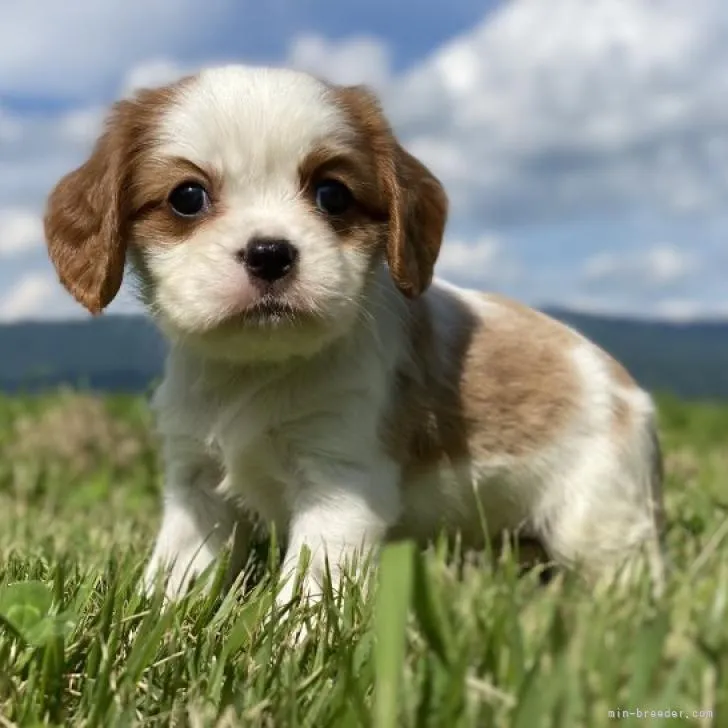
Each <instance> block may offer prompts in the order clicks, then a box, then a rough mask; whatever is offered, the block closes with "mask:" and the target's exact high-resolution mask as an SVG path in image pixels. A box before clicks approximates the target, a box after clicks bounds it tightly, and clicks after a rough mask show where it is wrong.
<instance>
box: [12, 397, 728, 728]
mask: <svg viewBox="0 0 728 728" xmlns="http://www.w3.org/2000/svg"><path fill="white" fill-rule="evenodd" d="M149 425H150V422H149V415H148V412H147V409H146V407H145V404H144V401H143V400H142V399H129V398H118V399H106V400H96V399H94V398H91V397H85V396H79V395H72V394H65V395H64V394H59V395H54V396H52V397H51V396H48V397H45V398H36V399H10V398H8V399H4V400H0V728H1V727H2V726H11V725H23V726H26V725H38V724H42V723H45V724H52V725H88V726H96V725H99V726H116V725H118V726H125V725H190V726H207V725H210V726H213V725H218V726H237V725H240V726H286V727H287V726H291V727H295V726H316V727H317V728H319V727H321V728H324V727H326V726H337V727H338V726H344V727H346V726H374V727H375V728H389V726H395V725H402V726H445V727H446V728H455V727H459V726H483V727H487V726H491V725H492V726H513V727H514V728H519V727H523V728H538V727H539V726H554V727H555V728H570V727H571V726H585V727H587V728H598V727H599V726H606V725H611V724H613V723H615V722H621V723H624V724H625V725H640V726H643V725H694V726H727V725H728V407H725V408H720V407H713V406H709V405H690V406H688V405H681V404H678V403H676V402H672V401H663V402H661V426H662V430H663V438H664V447H665V452H666V463H667V511H668V518H669V533H668V544H669V548H670V552H671V558H672V560H673V563H674V565H675V567H676V568H675V570H674V573H673V574H672V576H671V579H670V583H669V588H668V593H667V595H666V597H665V598H664V600H661V601H660V602H659V603H655V602H654V601H653V600H652V599H651V598H650V596H649V593H648V588H647V584H645V585H644V586H643V587H637V588H635V590H634V591H631V592H630V593H622V592H611V593H606V594H601V595H599V596H597V595H595V594H593V593H590V592H589V591H588V590H586V589H585V587H583V586H582V585H581V584H580V583H578V582H577V581H576V580H574V579H568V578H567V579H564V578H561V577H558V578H556V579H555V580H553V581H552V582H551V583H550V584H548V585H546V586H542V585H541V584H540V583H539V579H538V574H536V573H530V574H527V575H525V576H519V575H518V572H517V568H516V565H515V560H514V559H513V558H511V557H510V556H508V555H504V556H503V557H502V558H501V560H500V563H498V564H497V565H496V566H495V568H494V567H493V566H492V565H491V563H490V562H489V561H487V560H486V559H483V560H482V561H481V562H475V561H473V560H466V561H465V563H460V565H459V567H458V568H456V567H455V566H453V565H452V559H448V558H446V555H445V554H444V553H443V552H442V551H438V550H433V551H432V553H427V554H425V555H421V554H418V553H415V552H413V551H411V550H410V549H408V548H407V547H406V546H403V547H400V548H394V549H392V550H390V551H388V552H387V553H386V554H385V556H384V559H383V563H382V566H381V569H380V571H379V572H378V577H379V585H378V588H377V589H376V590H375V591H374V592H373V593H372V594H370V597H369V598H368V599H366V600H365V599H363V598H362V596H361V594H360V592H359V589H358V587H357V585H356V584H350V585H349V586H348V588H347V594H346V595H345V599H344V600H343V603H337V602H336V600H334V599H333V597H329V598H327V599H326V600H325V601H324V603H323V605H321V607H320V612H319V613H318V614H317V615H309V614H306V613H305V612H304V611H303V610H300V609H299V610H296V611H294V612H292V613H291V614H290V615H289V619H287V620H285V619H281V620H279V621H278V622H275V623H269V624H267V626H266V625H265V624H264V623H263V621H262V616H263V615H264V614H265V611H266V609H267V607H268V605H269V603H270V601H271V600H270V597H271V591H272V587H271V582H270V578H269V577H266V576H265V574H266V569H265V568H264V567H265V566H266V564H265V563H264V560H265V559H266V555H265V551H261V555H260V560H261V562H260V563H259V564H258V572H263V574H264V576H263V577H262V580H260V581H258V582H257V583H256V582H255V580H254V578H253V577H252V576H251V578H250V579H249V580H248V583H247V585H246V586H245V588H242V587H241V588H239V589H237V590H235V591H234V592H230V593H228V594H221V593H220V589H219V588H217V587H215V588H213V590H212V592H211V593H210V594H203V593H195V592H193V593H192V594H191V595H190V596H189V597H188V598H186V599H185V600H184V601H183V602H182V603H181V604H179V605H177V606H176V607H174V608H170V609H165V608H164V607H163V606H162V604H161V600H160V599H159V598H157V599H152V600H146V599H142V598H141V597H139V596H138V594H137V591H136V586H137V581H138V579H139V576H140V572H141V569H142V567H143V564H144V560H145V558H146V556H147V555H148V551H149V548H150V546H151V540H152V538H153V536H154V531H155V527H156V524H157V519H158V516H159V506H158V502H157V488H158V468H157V465H156V455H155V443H154V441H153V438H152V437H151V435H150V434H149V432H150V428H149ZM274 553H275V552H274ZM269 561H270V564H269V566H271V567H272V568H273V569H275V565H276V564H275V558H273V557H270V558H269ZM220 574H221V572H220ZM216 583H219V579H218V581H217V582H216ZM309 616H316V617H318V624H319V626H318V628H317V629H316V630H315V631H314V632H313V633H312V634H311V636H310V637H309V638H308V639H307V641H305V642H304V643H303V644H302V645H301V646H300V647H298V648H297V649H294V648H292V646H291V643H290V639H289V637H290V631H291V630H292V629H294V628H295V627H296V626H298V625H300V623H301V622H302V621H303V620H305V619H308V618H309ZM621 711H629V712H631V713H632V714H633V715H631V716H626V717H625V715H624V714H623V713H621ZM640 711H641V713H642V715H640ZM651 711H655V713H654V715H653V714H652V713H651ZM657 711H663V712H664V711H670V712H671V713H672V711H674V712H675V716H676V717H672V715H671V717H669V718H664V717H659V713H658V712H657ZM680 712H681V713H682V714H681V715H679V714H680ZM620 716H622V717H620Z"/></svg>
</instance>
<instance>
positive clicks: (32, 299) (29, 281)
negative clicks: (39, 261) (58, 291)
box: [0, 273, 57, 321]
mask: <svg viewBox="0 0 728 728" xmlns="http://www.w3.org/2000/svg"><path fill="white" fill-rule="evenodd" d="M56 286H57V283H56V281H55V280H53V278H52V277H50V276H48V275H46V274H43V273H29V274H28V275H26V276H25V277H24V278H22V279H21V280H20V281H18V282H17V283H16V284H15V285H14V286H13V287H11V289H10V290H9V291H8V292H7V293H6V294H5V295H3V296H2V298H0V320H2V321H16V320H18V319H25V318H41V317H42V318H46V317H48V315H49V314H51V315H52V311H51V310H50V307H49V306H48V305H47V304H48V301H49V299H50V298H52V297H53V294H54V292H55V288H56Z"/></svg>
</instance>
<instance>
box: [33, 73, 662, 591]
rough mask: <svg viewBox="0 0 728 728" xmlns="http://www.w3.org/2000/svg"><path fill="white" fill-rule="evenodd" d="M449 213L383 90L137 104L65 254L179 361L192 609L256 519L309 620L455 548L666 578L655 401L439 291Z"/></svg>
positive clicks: (533, 330) (181, 545) (90, 302)
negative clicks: (392, 571) (346, 568)
mask: <svg viewBox="0 0 728 728" xmlns="http://www.w3.org/2000/svg"><path fill="white" fill-rule="evenodd" d="M447 207H448V203H447V198H446V195H445V192H444V191H443V188H442V186H441V185H440V183H439V182H438V180H437V179H436V178H435V177H434V176H433V174H432V173H431V172H430V171H429V170H428V169H426V167H425V166H423V164H422V163H420V162H419V161H418V160H417V159H415V158H414V157H412V156H411V155H410V154H409V153H408V152H407V151H406V150H405V149H404V148H403V147H402V146H401V145H400V144H399V143H398V141H397V140H396V139H395V137H394V136H393V133H392V131H391V129H390V126H389V125H388V123H387V121H386V120H385V118H384V116H383V114H382V111H381V109H380V106H379V104H378V102H377V100H376V98H375V97H374V96H373V94H372V93H371V92H369V91H368V90H367V89H365V88H363V87H341V86H335V85H331V84H327V83H325V82H323V81H320V80H318V79H316V78H314V77H311V76H309V75H307V74H304V73H300V72H296V71H291V70H284V69H264V68H251V67H242V66H227V67H221V68H214V69H208V70H205V71H203V72H201V73H200V74H199V75H196V76H194V77H188V78H184V79H182V80H180V81H179V82H177V83H175V84H172V85H169V86H167V87H164V88H160V89H154V90H144V91H141V92H140V93H138V94H137V95H136V96H135V97H134V98H132V99H128V100H123V101H121V102H119V103H118V104H116V105H115V107H114V108H113V110H112V111H111V113H110V115H109V117H108V120H107V124H106V127H105V130H104V132H103V134H102V136H101V137H100V139H99V140H98V142H97V144H96V147H95V149H94V150H93V153H92V154H91V156H90V158H89V159H88V161H86V162H85V164H83V165H82V166H81V167H79V168H78V169H76V170H75V171H73V172H71V173H70V174H68V175H67V176H66V177H64V178H63V179H62V180H61V181H60V182H59V183H58V184H57V186H56V187H55V189H54V190H53V192H52V194H51V195H50V198H49V202H48V207H47V212H46V217H45V231H46V236H47V242H48V249H49V254H50V258H51V259H52V261H53V263H54V265H55V268H56V270H57V272H58V275H59V278H60V280H61V282H62V283H63V284H64V285H65V287H66V288H67V289H68V290H69V291H70V292H71V293H72V294H73V296H74V297H75V298H76V299H77V300H78V301H79V302H80V303H81V304H83V305H84V306H85V307H86V308H87V309H88V310H89V311H91V312H92V313H94V314H97V313H99V312H101V311H102V309H104V308H105V307H106V306H107V305H108V304H109V303H110V302H111V301H112V299H113V298H114V296H115V294H116V293H117V291H118V290H119V286H120V285H121V282H122V275H123V272H124V268H125V262H128V263H129V264H130V268H131V270H132V271H133V273H134V277H135V279H136V281H137V282H138V291H139V295H140V297H141V299H142V301H143V302H144V303H145V304H146V306H147V308H148V310H149V311H150V313H151V315H152V316H153V318H154V319H155V321H156V322H157V324H158V326H159V327H160V328H161V330H162V331H163V332H164V334H165V335H166V337H167V338H168V340H169V344H170V351H169V357H168V361H167V364H166V373H165V376H164V380H163V382H162V384H161V386H160V388H159V390H158V392H157V394H156V397H155V401H154V406H155V409H156V414H157V418H158V423H159V428H160V431H161V434H162V436H163V440H164V452H163V454H164V461H165V469H166V475H165V485H164V513H163V519H162V524H161V530H160V532H159V536H158V538H157V541H156V546H155V548H154V552H153V555H152V557H151V561H150V563H149V566H148V569H147V572H146V580H147V583H148V585H150V587H151V586H152V585H153V584H154V583H155V582H156V580H157V578H158V577H159V576H160V575H164V576H165V577H166V585H167V587H166V588H167V594H168V595H169V597H171V598H173V597H175V596H177V595H179V594H180V593H181V592H182V591H183V590H185V589H186V588H187V587H188V585H189V581H190V579H192V578H193V577H194V576H195V575H198V574H199V573H200V572H201V571H202V570H204V569H205V568H206V567H208V566H209V565H210V564H211V563H212V562H213V561H214V559H215V557H216V556H217V554H218V553H219V551H220V549H221V548H222V547H223V545H224V544H225V543H226V542H227V540H228V539H229V538H230V537H231V534H232V533H233V532H234V533H235V549H234V551H235V553H236V554H237V555H238V558H239V559H240V560H241V561H242V560H244V559H245V557H246V554H247V548H248V544H249V541H250V537H251V534H252V533H253V531H254V528H255V525H256V522H257V521H258V520H260V521H262V522H265V523H268V524H275V527H276V530H277V532H278V533H279V534H283V535H284V536H285V539H286V543H287V550H286V556H285V560H284V574H290V572H291V571H292V570H294V569H295V568H296V565H297V564H298V563H299V558H300V554H301V553H302V547H304V546H305V547H307V549H308V554H309V556H308V558H309V569H308V572H307V576H306V579H305V581H304V584H303V587H304V591H305V593H306V594H308V595H309V596H310V597H312V598H314V597H315V594H316V593H317V590H318V589H319V587H320V581H321V578H322V574H323V573H324V571H325V569H326V568H327V567H326V562H327V561H328V564H329V568H330V571H331V575H332V579H333V580H334V585H336V583H337V581H338V579H339V578H340V575H341V569H342V565H343V564H344V563H346V562H347V561H348V560H350V559H352V558H353V557H354V556H356V555H357V554H360V553H361V552H371V551H372V550H374V551H376V547H377V546H379V545H380V544H382V543H383V542H386V541H388V540H392V539H398V538H411V539H415V540H416V541H418V542H422V543H426V542H428V541H429V540H431V539H432V538H433V537H435V536H437V535H438V533H440V532H442V531H443V530H444V531H445V532H446V533H450V534H456V533H457V534H459V536H460V537H461V539H462V541H463V543H464V544H465V545H466V546H472V547H475V548H478V547H481V546H483V545H484V542H485V538H486V535H487V534H489V535H490V536H495V535H498V534H500V533H502V532H504V531H509V532H517V533H520V534H522V535H524V536H527V537H529V538H531V539H535V540H536V541H537V542H538V543H539V544H540V545H541V546H542V547H543V549H544V550H545V552H546V553H547V554H548V556H549V557H550V558H551V559H553V560H555V561H556V562H558V563H560V564H563V565H565V566H569V567H578V568H579V569H581V570H583V572H584V573H585V574H587V575H593V576H599V575H603V574H607V573H614V571H615V570H617V569H620V570H621V568H622V567H623V566H625V565H626V564H632V563H636V560H638V559H639V560H640V562H641V561H642V557H641V556H640V555H644V554H646V555H647V563H648V564H649V565H650V567H651V569H652V575H653V577H654V578H655V580H656V581H659V580H660V579H661V569H662V558H661V548H660V538H659V531H660V519H661V466H660V463H661V460H660V452H659V447H658V442H657V438H656V435H655V423H654V413H653V405H652V403H651V400H650V398H649V397H648V395H647V394H646V393H645V392H643V391H642V390H641V389H639V388H638V387H637V386H636V385H635V383H634V382H633V381H632V379H631V378H630V377H629V375H628V374H627V373H626V372H625V371H624V369H623V368H622V367H621V366H620V365H619V364H617V363H616V362H615V361H613V360H612V359H610V358H609V356H607V355H606V354H605V353H604V352H603V351H601V350H600V349H599V348H597V347H596V346H595V345H593V344H591V343H590V342H588V341H587V340H585V339H584V338H583V337H582V336H581V335H579V334H578V333H576V332H575V331H573V330H571V329H569V328H567V327H566V326H564V325H562V324H560V323H557V322H556V321H554V320H552V319H550V318H548V317H547V316H545V315H543V314H541V313H538V312H536V311H534V310H531V309H529V308H527V307H524V306H522V305H519V304H517V303H514V302H512V301H509V300H507V299H505V298H502V297H499V296H492V295H483V294H480V293H476V292H473V291H467V290H462V289H459V288H456V287H454V286H451V285H448V284H446V283H444V282H441V281H437V280H435V281H434V282H433V280H432V277H433V269H434V266H435V261H436V259H437V257H438V252H439V249H440V244H441V242H442V238H443V231H444V229H445V223H446V217H447ZM292 583H293V582H292V580H291V579H288V580H287V581H286V586H284V587H283V588H282V590H281V592H280V594H279V597H278V598H279V600H280V601H281V602H287V601H288V600H289V599H290V598H291V596H292V591H291V590H292Z"/></svg>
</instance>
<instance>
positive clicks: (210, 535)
mask: <svg viewBox="0 0 728 728" xmlns="http://www.w3.org/2000/svg"><path fill="white" fill-rule="evenodd" d="M165 461H166V463H165V464H166V473H165V486H164V510H163V514H162V525H161V528H160V530H159V535H158V536H157V541H156V544H155V547H154V551H153V553H152V557H151V559H150V561H149V564H148V566H147V569H146V572H145V575H144V588H145V590H146V592H147V593H150V592H151V591H153V590H154V588H155V586H156V584H157V582H158V580H160V579H162V580H163V581H164V583H165V593H166V596H167V598H168V599H176V598H178V597H179V596H182V594H183V593H184V592H185V591H186V590H187V589H188V587H189V586H190V583H191V581H192V580H193V579H194V578H195V577H196V576H198V575H199V574H200V573H202V572H203V571H204V570H205V569H206V568H207V567H208V566H210V564H212V562H213V561H214V560H215V559H216V558H217V556H218V554H219V553H220V551H221V549H222V548H223V546H224V545H225V543H226V541H227V540H228V539H229V538H230V535H231V534H232V532H233V528H235V541H236V543H235V556H236V559H237V561H238V562H240V561H241V560H244V558H245V556H246V555H247V546H248V543H249V540H250V537H251V534H252V524H251V522H250V520H249V519H248V518H246V517H245V516H244V515H243V514H241V513H240V512H239V511H238V509H236V508H235V507H234V506H233V504H231V503H230V502H228V501H227V500H226V499H225V498H224V497H222V496H221V495H220V494H219V493H218V492H216V488H217V487H218V486H219V485H220V481H221V478H222V474H221V470H220V468H219V466H218V465H217V464H216V463H215V462H214V461H213V460H212V459H211V458H210V457H209V456H208V455H207V453H205V452H204V451H203V450H201V449H199V446H197V445H196V443H191V442H189V441H187V440H185V441H184V442H182V441H178V440H175V441H168V442H167V443H165ZM238 565H240V566H242V565H243V564H235V565H231V567H236V566H238Z"/></svg>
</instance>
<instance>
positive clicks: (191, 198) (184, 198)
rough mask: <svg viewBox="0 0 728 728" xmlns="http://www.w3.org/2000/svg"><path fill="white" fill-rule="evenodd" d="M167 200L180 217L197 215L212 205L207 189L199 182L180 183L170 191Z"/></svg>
mask: <svg viewBox="0 0 728 728" xmlns="http://www.w3.org/2000/svg"><path fill="white" fill-rule="evenodd" d="M167 201H168V202H169V206H170V207H171V208H172V210H173V211H174V213H175V214H177V215H179V216H180V217H197V216H198V215H200V214H202V213H203V212H206V211H207V208H208V207H209V206H210V198H209V196H208V194H207V190H206V189H205V188H204V187H203V186H202V185H201V184H199V183H198V182H183V183H182V184H181V185H178V186H177V187H175V188H174V189H173V190H172V191H171V192H170V193H169V197H168V198H167Z"/></svg>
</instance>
